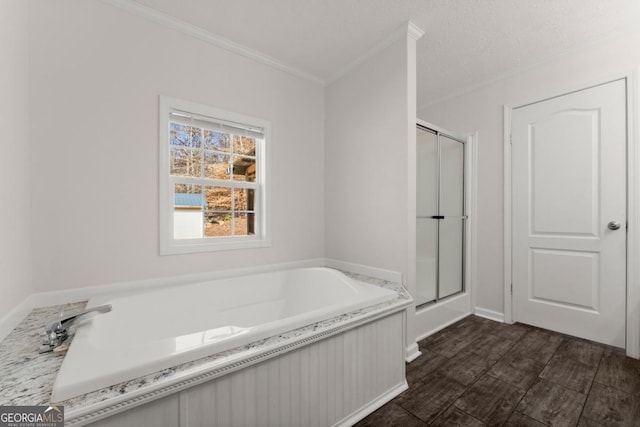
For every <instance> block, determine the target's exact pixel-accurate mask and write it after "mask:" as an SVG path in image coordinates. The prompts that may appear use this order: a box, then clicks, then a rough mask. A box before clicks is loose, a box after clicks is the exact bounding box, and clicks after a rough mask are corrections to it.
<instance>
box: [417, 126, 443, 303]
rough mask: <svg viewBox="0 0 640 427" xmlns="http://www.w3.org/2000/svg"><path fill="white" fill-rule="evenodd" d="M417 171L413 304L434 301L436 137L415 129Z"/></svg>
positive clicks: (435, 273) (436, 211)
mask: <svg viewBox="0 0 640 427" xmlns="http://www.w3.org/2000/svg"><path fill="white" fill-rule="evenodd" d="M417 136H418V138H417V142H418V145H417V168H416V175H417V181H416V190H417V198H416V210H417V212H416V304H417V305H421V304H425V303H428V302H431V301H435V300H436V299H437V288H438V221H437V220H434V219H432V217H433V215H437V214H438V176H437V174H436V173H434V171H437V170H438V135H437V134H435V133H434V132H431V131H430V130H426V129H423V128H418V135H417Z"/></svg>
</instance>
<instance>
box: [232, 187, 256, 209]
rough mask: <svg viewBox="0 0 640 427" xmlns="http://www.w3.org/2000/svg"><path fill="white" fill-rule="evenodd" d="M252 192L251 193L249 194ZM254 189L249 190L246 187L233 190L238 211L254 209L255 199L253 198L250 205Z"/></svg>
mask: <svg viewBox="0 0 640 427" xmlns="http://www.w3.org/2000/svg"><path fill="white" fill-rule="evenodd" d="M249 192H251V194H249ZM253 193H254V190H247V189H244V188H235V189H234V190H233V202H234V208H235V210H236V211H246V210H253V200H251V207H249V197H251V198H252V199H253Z"/></svg>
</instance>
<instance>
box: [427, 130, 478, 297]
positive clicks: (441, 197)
mask: <svg viewBox="0 0 640 427" xmlns="http://www.w3.org/2000/svg"><path fill="white" fill-rule="evenodd" d="M416 153H417V168H416V176H417V182H416V190H417V199H416V208H417V209H416V210H417V212H416V233H417V235H416V291H417V292H416V304H417V305H422V304H425V303H429V302H434V301H438V300H440V299H442V298H445V297H448V296H450V295H453V294H456V293H459V292H462V291H463V290H464V227H465V223H464V221H465V219H466V216H465V214H464V212H465V207H464V143H463V142H462V141H459V140H456V139H453V138H451V137H449V136H446V135H444V134H440V133H438V132H436V131H433V130H431V129H427V128H423V127H421V126H418V129H417V151H416Z"/></svg>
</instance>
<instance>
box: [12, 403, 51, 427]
mask: <svg viewBox="0 0 640 427" xmlns="http://www.w3.org/2000/svg"><path fill="white" fill-rule="evenodd" d="M0 427H64V406H54V405H51V406H47V405H40V406H0Z"/></svg>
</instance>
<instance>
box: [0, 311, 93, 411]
mask: <svg viewBox="0 0 640 427" xmlns="http://www.w3.org/2000/svg"><path fill="white" fill-rule="evenodd" d="M86 305H87V301H82V302H76V303H71V304H64V305H62V306H60V305H56V306H51V307H41V308H35V309H33V311H31V313H30V314H29V315H28V316H27V317H26V318H25V319H24V320H23V321H22V322H20V324H19V325H18V326H16V328H15V329H14V330H13V331H12V332H11V333H10V334H9V335H8V336H7V337H6V338H5V339H4V340H3V341H2V342H0V405H44V404H48V403H50V402H49V398H50V397H51V390H53V382H54V381H55V379H56V376H57V375H58V369H60V365H62V361H63V360H64V353H53V352H50V353H42V354H40V353H38V349H39V348H40V342H41V337H40V334H41V332H42V331H43V328H44V325H45V324H46V323H47V322H48V321H53V320H54V319H56V318H58V317H59V315H60V308H62V309H63V310H64V313H77V312H80V311H82V310H83V309H84V307H85V306H86Z"/></svg>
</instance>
